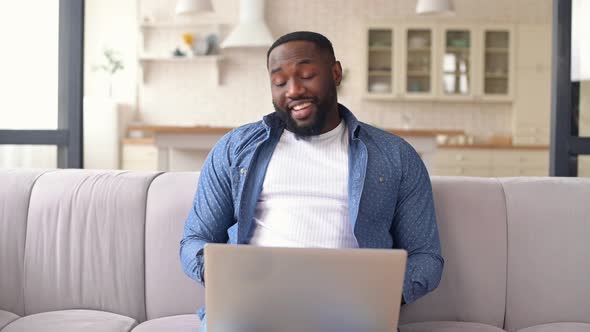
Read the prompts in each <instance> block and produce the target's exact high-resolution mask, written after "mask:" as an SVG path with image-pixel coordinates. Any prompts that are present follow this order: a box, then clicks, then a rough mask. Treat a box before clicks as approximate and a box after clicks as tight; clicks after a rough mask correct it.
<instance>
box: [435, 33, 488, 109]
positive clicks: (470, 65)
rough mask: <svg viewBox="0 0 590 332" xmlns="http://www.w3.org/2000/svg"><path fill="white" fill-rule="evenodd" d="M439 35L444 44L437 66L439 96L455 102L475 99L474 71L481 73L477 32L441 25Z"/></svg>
mask: <svg viewBox="0 0 590 332" xmlns="http://www.w3.org/2000/svg"><path fill="white" fill-rule="evenodd" d="M438 32H439V38H438V40H439V41H440V43H441V45H440V46H439V49H440V50H441V51H440V54H438V55H437V63H436V66H437V72H438V75H437V76H438V81H437V82H436V84H437V85H438V87H437V88H438V89H437V90H438V91H439V94H438V97H439V98H440V99H445V100H452V101H461V100H465V101H466V100H473V98H474V93H473V91H474V71H477V70H478V64H477V61H476V59H477V57H476V56H475V53H476V50H477V47H478V42H477V41H476V39H477V32H476V30H475V29H474V28H473V27H470V26H467V25H441V26H440V28H439V29H438Z"/></svg>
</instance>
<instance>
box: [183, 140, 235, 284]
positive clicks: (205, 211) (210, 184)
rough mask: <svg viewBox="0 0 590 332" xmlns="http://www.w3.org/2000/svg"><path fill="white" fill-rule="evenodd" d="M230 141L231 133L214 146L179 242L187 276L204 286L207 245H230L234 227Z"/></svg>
mask: <svg viewBox="0 0 590 332" xmlns="http://www.w3.org/2000/svg"><path fill="white" fill-rule="evenodd" d="M230 137H231V133H230V134H227V135H226V136H224V137H223V138H222V139H221V140H220V141H219V142H218V143H217V144H216V145H215V147H214V148H213V149H212V150H211V152H210V153H209V156H208V157H207V160H206V161H205V164H204V165H203V168H202V169H201V174H200V176H199V183H198V187H197V191H196V194H195V197H194V200H193V205H192V207H191V209H190V211H189V214H188V217H187V219H186V222H185V225H184V235H183V238H182V240H181V241H180V261H181V263H182V268H183V270H184V272H185V273H186V274H187V275H188V276H189V277H191V278H192V279H194V280H197V281H198V282H200V283H201V284H202V285H203V286H204V285H205V280H204V278H203V277H204V264H205V262H204V257H203V248H204V247H205V244H207V243H225V242H227V240H228V235H227V230H228V228H230V227H231V226H232V225H233V224H234V223H235V220H234V213H233V211H234V209H233V199H232V188H231V174H230V158H229V152H228V151H229V142H230Z"/></svg>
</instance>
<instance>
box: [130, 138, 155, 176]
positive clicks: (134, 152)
mask: <svg viewBox="0 0 590 332" xmlns="http://www.w3.org/2000/svg"><path fill="white" fill-rule="evenodd" d="M123 169H124V170H129V171H156V170H158V150H157V149H156V147H155V146H153V145H151V144H123Z"/></svg>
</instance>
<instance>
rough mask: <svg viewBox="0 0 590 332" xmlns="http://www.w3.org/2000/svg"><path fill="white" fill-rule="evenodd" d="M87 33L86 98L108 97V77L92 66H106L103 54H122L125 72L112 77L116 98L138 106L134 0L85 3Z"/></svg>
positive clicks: (85, 44) (85, 35)
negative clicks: (115, 52) (136, 103)
mask: <svg viewBox="0 0 590 332" xmlns="http://www.w3.org/2000/svg"><path fill="white" fill-rule="evenodd" d="M85 6H86V7H85V12H86V15H85V30H84V95H85V96H93V97H106V96H108V80H109V79H108V78H109V76H108V75H106V74H105V73H104V72H100V71H94V70H93V66H95V65H99V64H102V63H105V58H104V55H103V51H104V49H105V48H112V49H114V50H116V51H118V52H119V54H120V56H121V58H122V60H123V63H124V65H125V69H124V70H123V71H120V72H118V73H117V74H116V75H115V76H114V77H113V99H115V100H117V101H119V102H122V103H126V104H135V102H136V98H135V90H136V86H135V82H136V80H135V78H136V75H137V56H136V43H137V31H138V28H137V24H136V16H137V15H136V9H137V6H136V1H135V0H86V3H85Z"/></svg>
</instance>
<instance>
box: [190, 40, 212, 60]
mask: <svg viewBox="0 0 590 332" xmlns="http://www.w3.org/2000/svg"><path fill="white" fill-rule="evenodd" d="M210 50H211V45H210V43H209V39H207V38H201V39H199V41H198V42H196V43H195V45H194V47H193V54H194V55H199V56H202V55H207V54H209V52H210Z"/></svg>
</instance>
